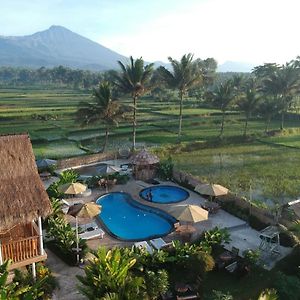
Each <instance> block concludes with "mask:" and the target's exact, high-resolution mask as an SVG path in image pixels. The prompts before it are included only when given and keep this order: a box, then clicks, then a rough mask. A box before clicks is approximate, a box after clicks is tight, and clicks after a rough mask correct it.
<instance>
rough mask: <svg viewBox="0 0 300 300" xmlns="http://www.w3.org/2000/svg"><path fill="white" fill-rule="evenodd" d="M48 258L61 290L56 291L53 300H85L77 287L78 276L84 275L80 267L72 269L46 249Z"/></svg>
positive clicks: (47, 262)
mask: <svg viewBox="0 0 300 300" xmlns="http://www.w3.org/2000/svg"><path fill="white" fill-rule="evenodd" d="M46 251H47V254H48V258H47V261H46V264H47V266H48V267H49V268H50V269H51V271H52V273H53V275H54V276H55V278H56V279H57V281H58V283H59V287H60V288H59V289H56V290H55V291H54V294H53V297H52V299H53V300H83V299H86V297H84V296H83V295H81V294H79V292H78V290H77V287H76V285H77V284H78V283H79V281H78V280H77V278H76V275H84V271H83V270H82V269H80V268H78V267H70V266H68V265H67V264H65V263H64V262H63V261H62V260H61V259H60V258H58V257H57V256H56V255H55V254H53V253H52V252H51V251H50V250H49V249H46Z"/></svg>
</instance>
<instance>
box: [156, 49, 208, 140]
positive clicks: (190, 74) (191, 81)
mask: <svg viewBox="0 0 300 300" xmlns="http://www.w3.org/2000/svg"><path fill="white" fill-rule="evenodd" d="M168 59H169V61H170V63H171V66H172V69H173V70H172V72H170V71H169V70H167V69H166V68H164V67H160V68H159V69H158V71H159V73H160V75H161V78H162V80H163V81H164V82H165V83H166V84H167V86H168V87H170V88H175V89H178V91H179V98H180V104H179V128H178V141H179V140H180V137H181V127H182V105H183V97H184V96H185V95H186V94H187V92H188V90H189V89H191V88H192V87H194V86H195V85H196V84H198V83H200V82H201V81H202V76H201V73H200V70H199V68H198V67H197V66H198V65H197V61H193V55H192V54H191V53H189V54H185V55H183V56H182V58H181V60H180V61H177V60H175V59H173V58H172V57H169V58H168Z"/></svg>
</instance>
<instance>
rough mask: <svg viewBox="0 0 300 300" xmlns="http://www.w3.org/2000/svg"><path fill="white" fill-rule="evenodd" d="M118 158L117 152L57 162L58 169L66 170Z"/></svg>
mask: <svg viewBox="0 0 300 300" xmlns="http://www.w3.org/2000/svg"><path fill="white" fill-rule="evenodd" d="M116 158H118V153H117V152H105V153H97V154H91V155H84V156H78V157H71V158H65V159H60V160H58V161H57V168H58V169H64V168H70V167H75V166H80V165H86V164H92V163H96V162H100V161H105V160H111V159H116Z"/></svg>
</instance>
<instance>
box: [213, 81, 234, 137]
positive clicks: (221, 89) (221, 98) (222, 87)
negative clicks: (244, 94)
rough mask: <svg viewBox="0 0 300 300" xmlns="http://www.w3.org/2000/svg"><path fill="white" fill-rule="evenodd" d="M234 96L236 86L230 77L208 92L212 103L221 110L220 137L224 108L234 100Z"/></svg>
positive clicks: (221, 134)
mask: <svg viewBox="0 0 300 300" xmlns="http://www.w3.org/2000/svg"><path fill="white" fill-rule="evenodd" d="M235 96H236V88H235V85H234V82H233V81H232V79H228V80H227V81H225V82H224V83H220V84H219V85H218V86H217V87H216V88H215V89H214V90H213V91H212V92H211V93H209V97H211V98H212V100H213V103H214V105H215V106H216V107H218V108H219V109H220V110H221V111H222V120H221V127H220V135H219V136H220V137H222V136H223V132H224V121H225V114H226V110H227V109H228V106H229V104H230V103H231V102H232V101H233V100H234V98H235Z"/></svg>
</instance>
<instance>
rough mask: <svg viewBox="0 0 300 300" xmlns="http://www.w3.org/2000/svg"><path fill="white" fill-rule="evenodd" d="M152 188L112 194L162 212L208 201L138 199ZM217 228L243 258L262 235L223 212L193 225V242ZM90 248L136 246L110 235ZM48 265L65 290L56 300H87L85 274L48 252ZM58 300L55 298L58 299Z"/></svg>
mask: <svg viewBox="0 0 300 300" xmlns="http://www.w3.org/2000/svg"><path fill="white" fill-rule="evenodd" d="M161 183H162V184H169V185H176V184H175V183H173V182H162V181H161ZM148 186H151V185H149V184H147V183H145V182H142V181H135V180H133V179H131V180H130V181H129V182H128V183H127V184H125V185H116V186H114V187H113V188H112V189H111V190H110V192H111V191H123V192H127V193H129V194H131V195H132V197H133V198H134V199H135V200H137V201H139V202H141V203H143V204H146V205H149V206H153V207H159V208H160V209H162V210H165V211H167V210H168V208H170V206H174V205H183V204H193V205H199V206H201V204H203V203H204V202H205V199H204V198H203V197H201V196H200V195H199V194H197V193H195V192H193V191H189V190H187V191H188V192H189V193H190V197H189V198H188V199H187V200H185V201H182V202H180V203H175V204H174V203H172V204H157V203H152V202H148V201H145V200H143V199H141V198H140V197H139V192H140V191H141V190H142V189H143V188H145V187H148ZM105 192H106V191H105V190H104V189H101V188H97V189H93V191H92V195H91V196H89V197H83V198H77V197H76V198H71V199H70V198H69V199H67V200H68V201H69V202H71V203H72V202H74V201H78V200H82V201H84V202H89V201H95V200H96V199H97V198H98V197H99V196H100V195H102V194H105ZM70 221H71V222H75V220H74V219H73V220H72V218H71V219H70ZM90 221H91V220H87V221H86V222H90ZM215 226H218V227H220V228H224V227H226V228H228V230H229V232H230V236H231V242H230V243H229V244H227V245H225V247H226V248H227V249H229V250H230V249H231V247H232V246H234V247H237V248H239V249H240V253H241V254H242V253H243V252H244V251H245V250H247V249H252V250H255V249H258V247H259V245H260V238H259V232H258V231H256V230H254V229H252V228H250V227H249V226H248V225H247V223H246V222H245V221H243V220H241V219H239V218H237V217H235V216H233V215H231V214H229V213H227V212H225V211H224V210H222V209H220V210H219V211H218V212H217V213H216V214H210V215H209V218H208V220H206V221H203V222H199V223H196V224H194V227H195V228H196V232H195V233H193V236H192V239H195V238H197V237H198V236H199V235H200V234H201V233H202V232H203V231H206V230H209V229H212V228H214V227H215ZM164 239H165V240H166V241H167V242H168V241H171V240H174V239H181V237H180V235H178V234H177V233H174V232H173V233H171V234H169V235H168V236H166V237H164ZM87 244H88V246H89V247H90V248H91V249H94V250H96V249H97V248H98V247H99V246H106V247H107V248H111V247H114V246H120V247H126V246H131V245H133V243H132V242H123V241H119V240H117V239H115V238H113V237H111V236H110V235H109V234H108V233H106V234H105V236H104V238H103V239H99V238H96V239H93V240H88V241H87ZM291 250H292V249H291V248H285V247H281V246H280V255H278V256H275V257H274V256H270V255H269V254H266V253H264V255H263V264H264V266H265V268H266V269H271V268H272V267H273V266H274V265H275V263H276V262H277V261H278V260H280V259H282V258H283V257H284V256H286V255H287V254H289V253H290V252H291ZM47 264H48V265H49V266H50V268H51V269H52V270H53V273H54V275H55V276H56V277H57V278H58V281H59V284H60V286H61V287H62V289H60V290H57V291H56V293H55V296H54V298H53V299H62V300H71V299H72V300H73V299H74V300H77V299H84V298H83V296H81V295H80V294H79V293H78V292H77V289H76V284H78V281H77V279H76V278H75V275H77V274H83V270H81V269H80V268H78V267H69V266H67V265H66V264H64V263H63V262H62V261H61V260H60V259H59V258H56V257H55V256H54V255H53V254H52V253H51V252H50V251H48V260H47ZM55 297H56V298H55Z"/></svg>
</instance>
